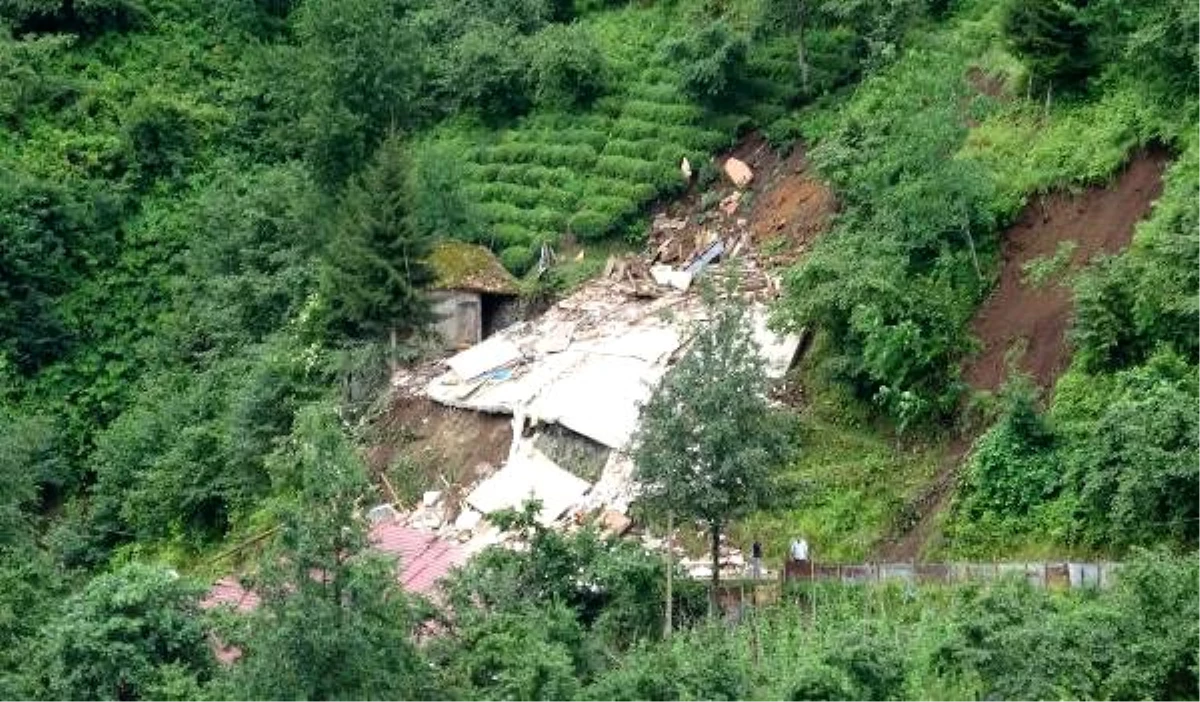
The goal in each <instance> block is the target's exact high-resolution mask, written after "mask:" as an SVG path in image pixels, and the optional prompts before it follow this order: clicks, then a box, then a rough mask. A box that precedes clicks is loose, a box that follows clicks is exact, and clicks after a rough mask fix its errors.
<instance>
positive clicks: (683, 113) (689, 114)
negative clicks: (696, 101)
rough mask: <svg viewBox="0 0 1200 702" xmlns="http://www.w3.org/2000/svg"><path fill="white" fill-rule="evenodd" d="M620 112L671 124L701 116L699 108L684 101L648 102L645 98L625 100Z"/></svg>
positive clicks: (684, 122) (690, 122) (688, 121)
mask: <svg viewBox="0 0 1200 702" xmlns="http://www.w3.org/2000/svg"><path fill="white" fill-rule="evenodd" d="M621 114H622V115H624V116H629V117H634V118H636V119H641V120H645V121H647V122H655V123H658V124H672V125H683V124H692V123H694V122H696V121H698V120H699V119H700V118H701V117H702V116H703V113H702V112H701V111H700V109H699V108H697V107H695V106H693V105H689V104H687V103H684V102H675V101H672V102H650V101H647V100H630V101H628V102H626V103H625V109H624V110H623V111H622V113H621Z"/></svg>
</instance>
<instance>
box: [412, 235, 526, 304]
mask: <svg viewBox="0 0 1200 702" xmlns="http://www.w3.org/2000/svg"><path fill="white" fill-rule="evenodd" d="M429 265H430V267H432V268H433V273H434V276H435V280H434V283H433V289H434V290H470V291H472V292H480V293H490V294H492V295H516V294H517V279H516V278H514V277H513V276H512V274H511V273H509V272H508V271H507V270H505V268H504V266H503V265H502V264H501V263H500V261H499V260H498V259H497V258H496V257H495V256H494V255H492V252H491V251H488V250H487V249H485V248H484V247H482V246H477V245H475V244H465V243H463V242H461V241H444V242H441V243H439V244H437V245H436V246H434V248H433V253H431V254H430V255H429Z"/></svg>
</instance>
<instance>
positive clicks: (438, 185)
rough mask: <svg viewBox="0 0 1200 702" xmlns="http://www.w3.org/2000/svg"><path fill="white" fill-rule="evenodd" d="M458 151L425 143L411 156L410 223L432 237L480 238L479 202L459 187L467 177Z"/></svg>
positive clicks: (461, 239)
mask: <svg viewBox="0 0 1200 702" xmlns="http://www.w3.org/2000/svg"><path fill="white" fill-rule="evenodd" d="M459 156H460V152H458V151H457V150H455V149H454V148H452V147H449V146H445V145H439V144H424V145H422V146H421V147H419V148H418V149H417V150H416V151H415V153H414V156H413V193H412V213H413V227H414V228H415V229H416V231H417V233H418V234H424V235H425V236H428V237H431V238H435V239H436V238H443V237H444V238H450V239H457V240H460V241H475V242H479V241H483V240H484V238H483V235H484V230H483V222H482V221H481V220H480V216H479V213H478V211H477V210H478V206H477V204H476V203H475V201H473V200H472V199H471V198H468V197H467V196H466V195H465V194H464V193H463V190H462V186H463V183H464V182H466V181H467V177H466V174H465V172H464V169H463V167H462V161H461V159H460V158H459Z"/></svg>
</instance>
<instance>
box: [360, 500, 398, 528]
mask: <svg viewBox="0 0 1200 702" xmlns="http://www.w3.org/2000/svg"><path fill="white" fill-rule="evenodd" d="M399 517H400V514H399V513H398V512H396V508H395V507H392V506H391V505H386V504H385V505H376V506H374V507H372V508H371V509H370V510H368V511H367V521H368V522H370V523H372V524H379V523H380V522H389V521H395V520H396V519H398V518H399Z"/></svg>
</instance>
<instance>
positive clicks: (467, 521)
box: [454, 507, 483, 532]
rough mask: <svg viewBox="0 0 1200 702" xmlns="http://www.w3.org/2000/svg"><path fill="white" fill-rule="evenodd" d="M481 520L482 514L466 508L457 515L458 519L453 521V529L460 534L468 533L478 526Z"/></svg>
mask: <svg viewBox="0 0 1200 702" xmlns="http://www.w3.org/2000/svg"><path fill="white" fill-rule="evenodd" d="M482 520H483V515H482V514H480V513H479V512H476V511H475V510H473V509H471V508H470V507H467V508H466V509H464V510H463V511H462V512H461V513H460V514H459V515H458V519H455V520H454V528H455V529H457V530H459V531H462V532H468V531H471V530H472V529H474V528H475V527H477V526H479V522H480V521H482Z"/></svg>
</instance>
